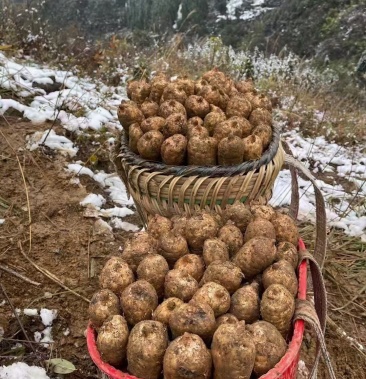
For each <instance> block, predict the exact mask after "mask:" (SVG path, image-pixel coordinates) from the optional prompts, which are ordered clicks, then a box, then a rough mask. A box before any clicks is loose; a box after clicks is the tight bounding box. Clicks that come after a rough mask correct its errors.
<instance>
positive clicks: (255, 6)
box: [217, 0, 273, 21]
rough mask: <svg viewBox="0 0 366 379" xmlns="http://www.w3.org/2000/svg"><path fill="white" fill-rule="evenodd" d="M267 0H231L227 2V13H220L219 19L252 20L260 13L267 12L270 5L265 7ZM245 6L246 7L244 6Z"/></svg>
mask: <svg viewBox="0 0 366 379" xmlns="http://www.w3.org/2000/svg"><path fill="white" fill-rule="evenodd" d="M264 3H265V0H251V1H249V0H247V1H245V0H229V1H228V2H227V4H226V15H219V16H218V17H217V20H218V21H219V20H221V19H225V20H226V19H229V20H236V19H237V18H239V19H240V20H252V19H254V18H256V17H258V16H259V15H260V14H262V13H264V12H267V11H268V10H270V9H273V8H269V7H264V6H263V4H264ZM243 6H245V9H242V7H243Z"/></svg>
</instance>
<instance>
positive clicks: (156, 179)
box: [114, 129, 284, 225]
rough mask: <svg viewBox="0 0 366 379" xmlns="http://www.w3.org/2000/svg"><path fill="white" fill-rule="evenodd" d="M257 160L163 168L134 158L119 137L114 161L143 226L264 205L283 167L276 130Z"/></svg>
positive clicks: (280, 147) (282, 153) (282, 156)
mask: <svg viewBox="0 0 366 379" xmlns="http://www.w3.org/2000/svg"><path fill="white" fill-rule="evenodd" d="M273 136H274V137H273V141H272V142H271V144H270V146H269V148H268V149H267V151H266V152H265V154H263V156H262V157H261V158H260V159H258V160H257V161H251V162H245V163H243V164H241V165H238V166H229V167H223V166H212V167H198V166H167V165H164V164H162V163H157V162H149V161H145V160H143V159H141V157H139V156H137V155H136V154H133V153H132V152H131V151H130V150H129V148H128V145H127V142H126V140H125V139H124V138H125V137H123V138H122V143H121V146H120V147H118V152H119V154H118V155H117V156H116V157H115V158H114V163H115V165H116V168H117V172H118V174H119V176H121V178H122V179H123V181H124V183H125V185H126V187H127V191H128V193H129V194H130V195H131V196H132V198H133V200H134V202H135V204H136V208H137V210H138V212H139V214H140V216H141V218H142V220H143V222H144V224H145V225H146V224H147V221H148V218H149V215H154V214H160V215H162V216H165V217H172V216H174V215H177V214H182V213H187V214H189V215H191V214H192V213H194V212H195V211H196V210H199V209H206V210H214V211H215V212H217V213H219V214H220V213H221V211H222V210H223V209H225V207H226V205H228V204H232V203H234V202H235V201H241V202H253V201H254V202H256V203H260V204H266V203H268V201H269V200H270V198H271V196H272V188H273V185H274V181H275V179H276V177H277V175H278V173H279V171H280V170H281V168H282V165H283V163H284V150H283V148H282V145H281V142H280V138H279V132H278V130H277V129H274V133H273Z"/></svg>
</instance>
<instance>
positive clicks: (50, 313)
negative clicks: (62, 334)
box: [39, 308, 57, 326]
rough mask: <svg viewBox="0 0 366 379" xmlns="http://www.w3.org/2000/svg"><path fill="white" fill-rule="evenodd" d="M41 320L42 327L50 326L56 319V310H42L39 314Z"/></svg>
mask: <svg viewBox="0 0 366 379" xmlns="http://www.w3.org/2000/svg"><path fill="white" fill-rule="evenodd" d="M39 314H40V316H41V319H42V324H43V325H44V326H51V325H52V323H53V320H55V319H56V318H57V310H56V309H47V308H42V309H41V311H40V312H39Z"/></svg>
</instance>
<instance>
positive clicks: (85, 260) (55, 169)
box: [0, 117, 366, 379]
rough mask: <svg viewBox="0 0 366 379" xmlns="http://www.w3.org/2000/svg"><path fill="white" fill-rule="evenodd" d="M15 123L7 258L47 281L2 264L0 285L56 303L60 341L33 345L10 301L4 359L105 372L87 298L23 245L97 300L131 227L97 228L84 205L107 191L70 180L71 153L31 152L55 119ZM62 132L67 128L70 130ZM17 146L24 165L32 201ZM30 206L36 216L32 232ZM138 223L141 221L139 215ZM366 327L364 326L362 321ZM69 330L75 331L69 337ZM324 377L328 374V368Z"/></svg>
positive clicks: (360, 364)
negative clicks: (102, 275) (104, 272)
mask: <svg viewBox="0 0 366 379" xmlns="http://www.w3.org/2000/svg"><path fill="white" fill-rule="evenodd" d="M8 121H9V124H8V123H7V122H5V121H4V120H2V119H0V130H1V132H2V133H4V135H5V136H6V138H7V139H8V142H9V143H10V144H11V146H12V147H13V148H14V151H13V150H12V149H11V148H10V146H9V143H8V142H6V140H5V139H4V138H3V136H0V178H1V185H0V218H5V219H6V222H5V223H4V224H3V225H2V226H0V264H1V265H6V266H8V267H10V268H12V269H14V270H16V271H17V272H19V273H22V274H23V275H25V276H27V277H28V278H30V279H32V280H34V281H36V282H39V283H40V284H41V285H40V286H35V285H30V284H27V283H25V282H24V281H22V280H21V279H19V278H17V277H15V276H13V275H11V274H8V273H6V272H4V271H2V270H1V269H0V283H1V284H2V286H3V287H4V289H5V292H6V294H7V295H8V297H9V299H10V301H11V303H12V305H13V306H14V307H15V308H19V309H24V308H37V309H38V310H39V309H41V308H43V307H44V308H48V309H56V310H57V311H58V317H57V319H56V320H55V321H54V325H53V329H52V331H53V339H54V341H55V343H54V345H53V347H52V351H51V350H48V349H46V348H44V347H42V346H41V345H40V344H35V343H33V344H32V346H33V348H34V351H32V349H31V348H30V344H28V343H27V342H26V336H25V335H24V333H23V332H22V331H21V329H20V327H19V324H18V322H17V320H16V318H14V317H13V316H12V310H11V308H10V306H9V303H8V302H7V301H5V302H4V304H3V305H1V306H0V326H2V327H3V328H4V329H5V335H4V339H3V340H2V341H1V342H0V365H1V364H10V363H12V362H13V361H14V360H13V359H14V358H12V357H14V356H16V357H15V360H20V361H24V362H27V363H29V364H39V365H41V364H43V361H44V360H45V359H49V358H50V357H62V358H64V359H67V360H69V361H71V362H72V363H74V364H75V366H76V367H77V371H75V372H74V373H73V374H70V375H68V376H67V377H68V378H69V379H74V378H85V379H86V378H102V375H101V373H100V372H99V371H98V370H97V369H96V367H95V366H94V364H93V363H92V361H91V360H90V358H89V355H88V351H87V348H86V340H85V335H84V333H85V329H86V325H87V322H88V315H87V309H88V303H87V301H85V300H83V299H81V298H79V297H77V296H76V295H74V294H72V293H71V292H70V291H66V290H65V289H63V288H61V287H60V285H58V284H55V282H54V281H52V280H50V279H49V278H47V277H46V276H44V275H43V274H42V273H40V272H39V271H38V270H37V269H36V268H35V267H33V266H32V265H31V264H30V263H29V262H28V261H27V260H26V258H25V257H24V256H23V255H22V254H21V250H20V244H21V246H22V247H23V249H24V251H25V253H26V254H28V256H29V258H30V259H31V260H32V261H33V262H34V263H35V264H36V265H38V266H39V267H41V268H43V269H47V270H48V271H50V272H51V273H53V274H54V275H56V276H57V277H58V278H59V279H60V280H61V281H62V282H63V283H64V284H65V285H66V286H68V287H69V288H71V289H72V290H73V291H76V292H77V293H78V294H80V295H82V296H83V297H85V298H87V299H90V297H91V296H92V294H93V292H94V291H96V290H97V288H98V280H97V276H98V273H99V271H100V269H101V267H102V265H103V264H104V263H105V261H106V260H107V258H108V257H110V256H111V255H114V254H118V249H119V247H120V246H121V245H123V242H124V240H125V239H126V237H127V236H128V233H126V232H120V231H114V232H113V233H107V234H97V233H96V230H95V228H94V222H95V220H94V219H91V218H85V217H84V216H83V208H82V207H81V206H80V205H79V202H80V201H81V200H82V199H83V198H84V197H85V196H86V195H87V193H88V192H97V191H98V190H99V189H98V188H97V185H96V184H95V183H94V182H92V181H91V180H90V179H88V178H83V177H82V178H81V183H82V185H81V186H79V185H74V184H70V181H69V180H70V175H69V174H67V173H66V172H65V170H64V167H65V164H66V159H65V158H63V157H61V156H60V155H54V154H53V155H49V154H48V152H47V151H40V150H37V151H34V152H29V151H27V150H25V149H24V145H25V137H26V134H28V133H32V132H34V131H36V130H44V129H46V128H47V127H49V125H41V126H34V125H31V124H30V123H26V122H21V121H18V120H16V119H15V118H10V117H9V118H8ZM58 132H59V133H62V129H60V130H58ZM86 150H87V149H85V148H84V149H81V153H80V154H84V156H81V155H80V156H78V157H77V159H82V160H84V161H86V158H87V157H86V156H85V154H86V152H85V151H86ZM15 152H16V153H17V155H18V157H19V162H20V164H21V167H22V169H23V171H24V177H25V181H26V184H27V188H28V192H29V204H28V202H27V198H26V192H25V189H24V185H23V180H22V175H21V171H20V169H19V165H18V161H17V159H16V155H15ZM87 154H89V152H87ZM106 166H108V165H107V164H106ZM104 168H106V167H104ZM99 191H100V190H99ZM28 206H30V210H31V217H32V222H31V235H30V228H29V218H28ZM130 221H132V222H135V223H138V220H137V217H136V216H134V220H130ZM30 242H31V246H30ZM88 268H89V269H88ZM88 272H89V273H90V275H89V276H90V277H88ZM333 288H334V287H332V290H333ZM3 300H5V296H4V293H3V291H2V290H1V288H0V304H2V302H3ZM362 317H363V322H364V320H365V319H364V316H362ZM336 321H337V323H338V324H339V323H343V327H344V325H347V322H348V321H347V317H346V316H345V317H344V320H341V319H337V320H336ZM21 322H22V324H23V326H24V328H25V330H26V332H27V334H28V336H29V339H30V340H31V341H34V332H36V331H42V330H43V328H44V327H43V326H42V324H41V322H40V321H39V318H32V317H28V316H24V315H22V316H21ZM359 325H361V326H360V327H362V325H363V327H364V324H362V323H360V324H359ZM67 328H68V329H69V330H70V334H69V335H64V332H65V330H66V329H67ZM345 329H346V330H347V331H350V332H352V330H354V329H353V327H352V328H351V326H350V327H349V328H345ZM363 333H364V330H363ZM15 340H21V341H22V345H23V347H19V348H18V349H16V350H12V351H10V350H11V348H12V347H13V346H14V345H15V343H16V341H15ZM327 344H328V348H329V351H330V354H331V356H332V359H333V363H334V365H335V369H336V372H337V374H338V378H365V373H364V367H365V366H366V360H365V358H364V357H363V356H361V355H360V354H359V353H357V352H356V350H355V349H353V348H351V347H350V346H349V345H348V344H347V343H345V342H344V340H342V339H340V337H339V335H337V334H335V333H334V331H333V330H332V329H331V328H329V329H328V333H327ZM303 345H304V349H303V350H304V358H305V359H306V361H310V356H311V353H312V351H313V349H314V343H313V340H312V339H305V342H304V344H303ZM318 377H319V378H327V376H326V375H325V374H324V370H323V367H322V368H321V370H320V375H319V376H318Z"/></svg>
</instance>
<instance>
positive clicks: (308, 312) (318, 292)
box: [283, 142, 336, 379]
mask: <svg viewBox="0 0 366 379" xmlns="http://www.w3.org/2000/svg"><path fill="white" fill-rule="evenodd" d="M283 145H284V149H285V152H286V155H285V163H286V164H287V165H288V167H289V169H290V173H291V179H292V180H291V205H290V213H291V216H292V217H294V218H297V215H298V211H299V203H300V198H299V185H298V180H297V175H298V173H299V172H300V173H301V174H302V175H304V176H305V177H306V178H307V179H309V180H310V182H311V183H312V185H313V187H314V193H315V206H316V225H315V229H316V240H315V247H314V254H310V253H309V251H308V250H306V249H305V246H300V251H299V254H300V263H301V262H303V261H304V260H307V261H308V263H309V267H310V272H311V278H312V282H313V291H314V305H313V303H311V302H310V301H309V300H299V299H298V300H297V302H296V309H295V315H294V321H295V320H299V319H301V320H304V321H305V322H307V323H308V324H309V325H310V326H311V327H312V328H313V329H314V331H315V333H316V336H317V347H316V355H315V361H314V364H313V367H312V369H311V374H310V379H313V378H314V379H315V378H316V376H317V369H318V364H319V359H320V354H322V355H323V358H324V362H325V364H326V366H327V369H328V372H329V375H330V378H331V379H335V378H336V376H335V373H334V370H333V367H332V364H331V361H330V358H329V353H328V351H327V348H326V345H325V339H324V333H325V327H326V319H327V292H326V288H325V284H324V279H323V275H322V268H323V265H324V260H325V255H326V241H327V234H326V212H325V203H324V198H323V196H322V193H321V191H320V189H319V187H318V186H317V184H316V181H315V178H314V176H313V175H312V174H311V172H310V171H309V170H308V169H307V168H306V167H305V166H304V165H303V164H301V163H300V162H299V161H297V160H296V159H295V158H294V157H293V156H292V154H291V150H290V148H289V146H288V145H287V143H286V142H284V143H283ZM300 263H299V264H300Z"/></svg>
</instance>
